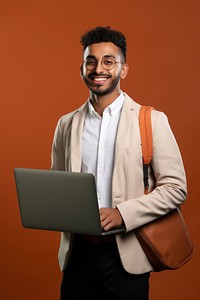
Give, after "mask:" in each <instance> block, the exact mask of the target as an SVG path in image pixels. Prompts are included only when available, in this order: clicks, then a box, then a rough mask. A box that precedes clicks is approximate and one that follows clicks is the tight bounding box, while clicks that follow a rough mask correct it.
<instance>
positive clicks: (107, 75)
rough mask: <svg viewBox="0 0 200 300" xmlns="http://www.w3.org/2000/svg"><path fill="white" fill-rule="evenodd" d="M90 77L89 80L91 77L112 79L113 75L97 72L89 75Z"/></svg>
mask: <svg viewBox="0 0 200 300" xmlns="http://www.w3.org/2000/svg"><path fill="white" fill-rule="evenodd" d="M88 77H89V78H91V77H107V78H110V77H111V75H109V74H103V73H102V74H97V73H96V72H93V73H91V74H89V75H88Z"/></svg>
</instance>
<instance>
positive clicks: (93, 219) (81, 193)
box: [14, 168, 124, 236]
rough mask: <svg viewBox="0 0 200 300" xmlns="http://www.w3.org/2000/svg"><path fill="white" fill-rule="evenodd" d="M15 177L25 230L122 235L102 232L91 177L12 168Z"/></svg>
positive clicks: (93, 181)
mask: <svg viewBox="0 0 200 300" xmlns="http://www.w3.org/2000/svg"><path fill="white" fill-rule="evenodd" d="M14 177H15V183H16V190H17V196H18V202H19V210H20V215H21V221H22V225H23V227H25V228H31V229H42V230H54V231H67V232H72V233H79V234H90V235H97V236H101V235H108V234H115V233H118V232H122V231H124V228H123V227H120V228H113V229H112V230H110V231H103V229H102V227H101V223H100V215H99V207H98V201H97V192H96V185H95V177H94V175H93V174H89V173H77V172H65V171H51V170H36V169H26V168H15V169H14Z"/></svg>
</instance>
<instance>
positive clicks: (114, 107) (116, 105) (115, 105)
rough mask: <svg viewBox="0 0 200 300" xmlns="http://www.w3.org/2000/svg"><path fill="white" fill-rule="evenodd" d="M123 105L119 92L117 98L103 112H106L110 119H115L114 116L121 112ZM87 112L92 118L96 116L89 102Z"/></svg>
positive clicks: (122, 95)
mask: <svg viewBox="0 0 200 300" xmlns="http://www.w3.org/2000/svg"><path fill="white" fill-rule="evenodd" d="M123 103H124V93H123V92H122V91H120V94H119V96H118V97H117V98H116V99H115V100H114V101H113V102H112V103H111V104H110V105H109V106H108V107H106V109H105V110H104V112H105V111H108V112H109V113H110V115H111V116H112V117H115V116H116V114H117V113H118V112H119V111H120V110H121V108H122V105H123ZM88 112H89V114H90V115H92V116H94V115H96V114H97V113H96V111H95V110H94V107H93V105H92V104H91V102H90V100H89V101H88Z"/></svg>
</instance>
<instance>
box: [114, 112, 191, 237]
mask: <svg viewBox="0 0 200 300" xmlns="http://www.w3.org/2000/svg"><path fill="white" fill-rule="evenodd" d="M152 130H153V160H152V169H153V172H150V174H149V177H150V193H149V194H148V195H144V194H142V195H141V196H140V197H136V198H133V199H125V201H123V202H122V203H120V204H118V205H117V208H118V210H119V211H120V213H121V215H122V217H123V220H124V223H125V226H126V230H127V231H130V230H133V229H135V228H137V227H139V226H141V225H144V224H145V223H148V222H150V221H153V220H154V219H156V218H158V217H161V216H162V215H164V214H166V213H168V212H169V211H171V210H173V209H175V208H176V207H178V206H180V205H181V204H182V203H183V202H184V201H185V199H186V195H187V187H186V176H185V170H184V166H183V161H182V158H181V154H180V151H179V147H178V145H177V142H176V140H175V137H174V135H173V133H172V130H171V128H170V125H169V122H168V119H167V117H166V115H165V114H164V113H161V112H158V111H153V112H152ZM142 184H143V183H142Z"/></svg>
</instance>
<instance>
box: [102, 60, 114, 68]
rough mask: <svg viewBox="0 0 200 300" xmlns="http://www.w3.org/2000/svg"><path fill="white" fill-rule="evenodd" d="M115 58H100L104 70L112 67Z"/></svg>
mask: <svg viewBox="0 0 200 300" xmlns="http://www.w3.org/2000/svg"><path fill="white" fill-rule="evenodd" d="M115 63H116V62H115V60H114V59H113V58H110V57H105V58H103V60H102V66H103V68H104V69H105V70H111V69H113V68H114V66H115Z"/></svg>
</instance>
